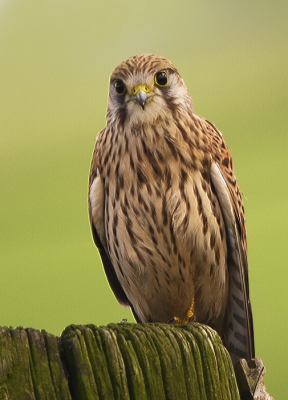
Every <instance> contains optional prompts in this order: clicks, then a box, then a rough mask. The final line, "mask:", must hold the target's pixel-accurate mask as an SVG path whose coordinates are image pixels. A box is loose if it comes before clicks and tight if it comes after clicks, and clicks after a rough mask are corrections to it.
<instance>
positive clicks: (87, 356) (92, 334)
mask: <svg viewBox="0 0 288 400" xmlns="http://www.w3.org/2000/svg"><path fill="white" fill-rule="evenodd" d="M8 398H9V399H10V400H22V399H23V400H24V399H25V400H26V399H27V400H28V399H29V400H30V399H31V400H38V399H40V400H42V399H45V400H47V399H48V400H50V399H51V400H54V399H61V400H66V399H67V400H69V399H77V400H79V399H80V400H90V399H91V400H97V399H109V400H110V399H125V400H129V399H141V400H145V399H157V400H161V399H163V400H164V399H171V400H173V399H177V400H178V399H184V400H185V399H186V400H189V399H191V398H196V399H198V398H199V399H202V400H205V399H217V400H218V399H219V400H221V399H225V400H226V399H227V400H229V399H232V400H237V399H239V394H238V389H237V385H236V380H235V376H234V369H233V366H232V362H231V359H230V356H229V354H228V352H227V351H226V349H225V348H224V347H223V345H222V343H221V340H220V338H219V336H218V335H217V334H216V333H215V332H214V331H213V330H212V329H210V328H208V327H206V326H203V325H200V324H189V325H181V326H175V325H166V324H110V325H108V326H102V327H96V326H94V325H86V326H81V325H79V326H75V325H71V326H69V327H67V328H66V329H65V330H64V332H63V333H62V335H61V338H60V339H58V338H57V337H55V336H53V335H50V334H49V333H47V332H45V331H41V332H40V331H37V330H34V329H23V328H17V329H12V328H0V400H1V399H8Z"/></svg>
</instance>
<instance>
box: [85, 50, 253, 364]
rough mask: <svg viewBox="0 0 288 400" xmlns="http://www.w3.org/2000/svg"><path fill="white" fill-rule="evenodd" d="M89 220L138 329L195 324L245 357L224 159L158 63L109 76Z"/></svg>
mask: <svg viewBox="0 0 288 400" xmlns="http://www.w3.org/2000/svg"><path fill="white" fill-rule="evenodd" d="M89 214H90V220H91V226H92V232H93V237H94V241H95V243H96V246H97V247H98V249H99V252H100V255H101V258H102V261H103V265H104V268H105V272H106V274H107V277H108V281H109V283H110V286H111V288H112V290H113V292H114V294H115V296H116V298H117V299H118V301H119V302H120V303H121V304H122V305H124V306H125V307H130V308H131V309H132V311H133V314H134V316H135V318H136V320H137V321H138V322H164V323H166V322H168V321H171V320H172V321H178V322H181V321H182V322H189V321H191V320H193V319H194V320H195V321H197V322H200V323H203V324H207V325H209V326H211V327H212V328H214V329H215V330H216V331H217V332H218V333H219V335H220V336H221V338H222V340H223V343H224V345H225V346H226V347H227V349H228V351H229V353H230V355H231V357H232V360H233V362H236V361H237V360H238V359H239V358H246V359H251V358H253V357H254V337H253V320H252V313H251V306H250V300H249V288H248V265H247V243H246V228H245V216H244V208H243V203H242V198H241V192H240V189H239V187H238V184H237V181H236V177H235V174H234V170H233V164H232V159H231V155H230V152H229V150H228V147H227V146H226V144H225V142H224V140H223V138H222V134H221V133H220V132H219V130H218V129H217V128H216V127H215V125H213V124H212V123H211V122H209V121H208V120H206V119H204V118H201V117H199V116H198V115H197V114H195V112H194V108H193V104H192V99H191V97H190V95H189V94H188V91H187V88H186V86H185V83H184V81H183V79H182V78H181V76H180V75H179V73H178V71H177V69H176V68H175V67H174V65H173V64H172V63H171V62H170V61H169V60H167V59H166V58H163V57H160V56H156V55H153V54H141V55H137V56H134V57H131V58H129V59H128V60H126V61H124V62H122V63H121V64H120V65H119V66H118V67H117V68H116V69H115V70H114V71H113V73H112V76H111V78H110V91H109V101H108V110H107V126H106V128H104V129H103V130H102V131H101V132H100V133H99V134H98V138H97V142H96V146H95V150H94V155H93V160H92V165H91V172H90V184H89Z"/></svg>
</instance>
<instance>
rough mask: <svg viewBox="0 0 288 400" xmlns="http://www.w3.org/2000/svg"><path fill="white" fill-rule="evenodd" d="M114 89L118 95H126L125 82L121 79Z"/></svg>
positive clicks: (117, 81) (115, 83)
mask: <svg viewBox="0 0 288 400" xmlns="http://www.w3.org/2000/svg"><path fill="white" fill-rule="evenodd" d="M114 87H115V90H116V93H118V94H124V93H125V90H126V88H125V85H124V82H123V81H121V79H117V80H116V81H115V82H114Z"/></svg>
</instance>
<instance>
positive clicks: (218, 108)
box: [0, 0, 288, 400]
mask: <svg viewBox="0 0 288 400" xmlns="http://www.w3.org/2000/svg"><path fill="white" fill-rule="evenodd" d="M287 21H288V3H287V1H273V2H272V1H265V0H264V1H261V2H260V1H254V2H252V1H242V2H231V1H224V0H223V1H217V2H215V1H212V0H206V1H193V2H192V1H191V0H186V1H184V0H183V1H178V2H172V1H171V2H169V1H165V2H164V1H163V0H160V1H157V2H156V1H152V0H148V1H147V0H146V1H145V2H144V1H143V2H140V1H135V0H134V1H132V0H118V1H116V0H107V1H105V2H104V1H100V0H94V1H92V0H84V1H81V2H80V1H76V0H69V1H68V0H49V1H48V0H47V1H44V0H42V1H36V0H34V1H33V0H0V157H1V164H0V165H1V167H0V174H1V180H0V182H1V189H0V196H1V197H0V205H1V209H0V210H1V213H0V235H1V238H0V240H1V248H0V251H1V255H0V260H1V261H0V262H1V291H0V303H1V314H0V325H2V326H3V325H8V326H9V325H11V326H18V325H22V326H24V327H30V326H32V327H34V328H37V329H45V330H47V331H49V332H51V333H54V334H60V333H61V331H62V329H63V328H64V327H65V326H66V325H68V324H70V323H77V324H80V323H82V324H85V323H95V324H97V325H101V324H107V323H109V322H117V321H120V320H121V319H122V318H125V317H126V318H128V320H129V321H132V320H133V318H132V315H131V313H130V312H129V311H127V310H125V309H124V308H122V307H121V306H119V305H118V303H117V301H116V300H115V298H114V296H113V294H112V292H111V290H110V288H109V286H108V283H107V281H106V278H105V275H104V272H103V270H102V266H101V264H100V261H99V257H98V254H97V251H96V249H95V247H94V245H93V242H92V238H91V234H90V228H89V223H88V213H87V181H88V173H89V168H90V161H91V156H92V151H93V148H94V142H95V136H96V134H97V132H98V131H99V130H100V129H102V128H103V127H104V126H105V113H106V105H107V89H108V79H109V75H110V72H111V71H112V70H113V69H114V67H115V66H116V65H117V64H118V63H119V62H121V61H122V60H124V59H126V58H128V57H129V56H131V55H134V54H137V53H142V52H152V53H156V54H161V55H163V56H166V57H167V58H169V59H170V60H171V61H172V62H173V63H174V64H175V65H176V67H177V68H178V70H179V71H180V73H181V74H182V76H183V77H184V80H185V82H186V84H187V86H188V89H189V91H190V93H191V95H192V97H193V99H194V105H195V110H196V112H197V113H198V114H199V115H202V116H205V117H206V118H208V119H209V120H211V121H212V122H213V123H215V124H216V126H217V127H218V128H219V129H220V130H221V131H222V132H223V135H224V138H225V140H226V142H227V144H228V145H229V147H230V150H231V152H232V154H233V158H234V164H235V170H236V174H237V177H238V181H239V183H240V186H241V189H242V191H243V192H244V194H245V197H246V200H245V209H246V217H247V225H248V245H249V266H250V291H251V300H252V306H253V312H254V324H255V340H256V355H257V356H259V357H261V358H262V360H263V361H264V364H265V367H266V369H267V374H266V379H265V382H266V385H267V389H268V391H269V392H270V394H271V395H273V396H275V398H276V399H278V400H280V399H286V398H287V392H288V391H287V389H285V387H286V386H287V385H286V383H287V382H286V381H287V372H286V362H287V356H288V351H287V350H288V345H287V329H288V321H287V301H288V289H287V276H288V272H287V271H288V268H287V258H288V242H287V237H288V229H287V226H288V212H287V203H288V191H287V184H288V179H287V168H288V161H287V153H288V139H287V126H288V23H287ZM278 324H279V325H278Z"/></svg>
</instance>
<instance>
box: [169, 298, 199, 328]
mask: <svg viewBox="0 0 288 400" xmlns="http://www.w3.org/2000/svg"><path fill="white" fill-rule="evenodd" d="M195 321H196V317H195V314H194V298H193V300H192V302H191V305H190V307H189V308H188V310H187V313H186V317H185V318H184V319H181V318H179V317H173V318H171V320H169V321H168V323H170V324H177V325H179V324H189V323H190V322H195Z"/></svg>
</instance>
